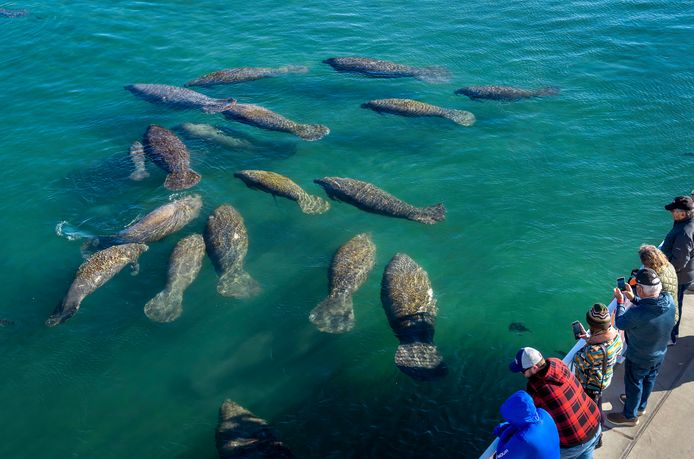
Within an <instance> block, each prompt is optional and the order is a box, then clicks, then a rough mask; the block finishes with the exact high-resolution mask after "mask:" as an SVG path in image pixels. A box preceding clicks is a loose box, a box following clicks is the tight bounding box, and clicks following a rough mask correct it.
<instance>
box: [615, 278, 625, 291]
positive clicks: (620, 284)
mask: <svg viewBox="0 0 694 459" xmlns="http://www.w3.org/2000/svg"><path fill="white" fill-rule="evenodd" d="M617 288H618V289H620V290H621V291H625V290H626V289H627V283H626V282H625V281H624V278H623V277H618V278H617Z"/></svg>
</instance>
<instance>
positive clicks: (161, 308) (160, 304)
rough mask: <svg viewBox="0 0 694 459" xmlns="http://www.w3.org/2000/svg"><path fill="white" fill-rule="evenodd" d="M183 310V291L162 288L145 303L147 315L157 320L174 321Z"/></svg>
mask: <svg viewBox="0 0 694 459" xmlns="http://www.w3.org/2000/svg"><path fill="white" fill-rule="evenodd" d="M182 312H183V293H182V292H179V291H173V290H162V291H161V292H159V293H157V294H156V296H155V297H154V298H152V299H151V300H149V301H148V302H147V304H146V305H145V315H146V316H147V317H149V318H150V319H151V320H153V321H155V322H162V323H166V322H173V321H174V320H176V319H178V318H179V317H180V316H181V313H182Z"/></svg>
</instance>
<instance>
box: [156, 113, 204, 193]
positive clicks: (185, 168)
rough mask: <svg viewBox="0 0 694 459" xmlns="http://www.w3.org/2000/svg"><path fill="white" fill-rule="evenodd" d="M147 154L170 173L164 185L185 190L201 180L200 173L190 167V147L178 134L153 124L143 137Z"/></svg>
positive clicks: (168, 187)
mask: <svg viewBox="0 0 694 459" xmlns="http://www.w3.org/2000/svg"><path fill="white" fill-rule="evenodd" d="M143 141H144V142H143V143H144V149H145V154H146V155H147V157H148V158H149V159H150V160H151V161H152V162H153V163H154V164H156V165H157V166H159V167H160V168H162V169H163V170H164V171H166V172H167V173H168V175H167V176H166V180H164V186H165V187H166V188H167V189H169V190H174V191H177V190H185V189H187V188H190V187H192V186H195V185H197V184H198V182H200V178H201V177H200V174H198V173H197V172H195V171H193V170H191V169H190V154H189V153H188V149H187V148H186V146H185V145H184V144H183V142H181V140H180V139H179V138H178V137H176V134H174V133H173V132H171V131H169V130H168V129H165V128H163V127H161V126H157V125H156V124H151V125H150V126H149V127H148V128H147V131H146V132H145V137H144V139H143Z"/></svg>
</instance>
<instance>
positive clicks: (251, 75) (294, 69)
mask: <svg viewBox="0 0 694 459" xmlns="http://www.w3.org/2000/svg"><path fill="white" fill-rule="evenodd" d="M306 72H308V67H304V66H299V65H284V66H282V67H277V68H268V67H238V68H233V69H223V70H218V71H216V72H212V73H208V74H207V75H203V76H201V77H199V78H196V79H194V80H192V81H189V82H188V83H186V84H185V85H184V86H215V85H218V84H234V83H243V82H244V81H253V80H260V79H261V78H269V77H276V76H279V75H284V74H287V73H306Z"/></svg>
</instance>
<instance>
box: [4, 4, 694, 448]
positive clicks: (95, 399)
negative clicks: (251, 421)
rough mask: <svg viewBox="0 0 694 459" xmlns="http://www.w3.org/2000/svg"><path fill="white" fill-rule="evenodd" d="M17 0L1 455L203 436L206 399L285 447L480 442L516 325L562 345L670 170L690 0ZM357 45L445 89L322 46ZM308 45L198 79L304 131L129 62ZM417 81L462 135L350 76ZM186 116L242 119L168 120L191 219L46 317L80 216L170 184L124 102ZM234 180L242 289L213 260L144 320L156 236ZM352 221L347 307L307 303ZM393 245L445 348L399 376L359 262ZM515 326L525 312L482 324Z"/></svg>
mask: <svg viewBox="0 0 694 459" xmlns="http://www.w3.org/2000/svg"><path fill="white" fill-rule="evenodd" d="M497 3H500V4H499V5H497V6H494V4H493V3H491V2H483V1H473V2H465V3H464V4H459V5H453V4H452V3H450V2H433V1H422V2H410V3H409V4H407V5H406V4H403V3H402V2H395V1H383V2H364V1H357V2H354V1H351V2H346V1H340V2H296V1H289V2H281V1H277V0H272V1H256V2H244V3H239V2H221V1H199V2H194V3H193V2H183V1H169V2H154V1H151V2H131V1H123V2H96V1H90V2H86V1H83V0H82V1H72V2H58V1H56V2H21V4H20V2H14V3H12V4H9V3H6V2H5V3H3V4H1V5H0V7H5V8H10V7H14V8H26V9H29V10H30V15H29V16H27V17H24V18H16V19H2V18H0V43H2V46H1V48H0V49H2V52H1V53H0V107H2V115H0V116H1V119H2V127H3V130H2V131H3V135H2V136H0V159H2V164H3V167H2V169H1V172H0V178H1V180H0V193H1V195H2V197H3V199H2V200H1V201H0V215H1V216H2V217H1V218H2V220H1V221H2V225H0V232H1V233H0V253H2V258H1V261H0V267H1V269H2V271H1V272H2V276H3V278H2V284H1V285H2V287H0V288H1V290H0V291H1V293H2V295H1V298H2V301H1V302H0V318H6V319H11V320H14V321H15V325H14V326H10V327H5V328H0V349H1V350H2V352H1V354H0V376H1V377H2V379H1V382H0V400H1V401H2V408H1V409H0V424H2V426H3V427H2V441H1V442H0V457H3V458H4V457H7V458H36V457H46V458H96V457H98V458H123V457H129V458H133V459H135V458H213V457H216V451H215V446H214V429H215V426H216V422H217V410H218V408H219V406H220V404H221V402H222V401H223V400H224V399H225V398H231V399H233V400H235V401H237V402H238V403H240V404H242V405H243V406H245V407H247V408H249V409H250V410H251V411H253V412H254V413H256V414H257V415H258V416H260V417H263V418H265V419H267V420H268V421H270V422H271V423H272V424H273V425H274V427H275V428H276V430H277V433H278V435H279V436H280V437H281V439H282V440H283V441H284V442H285V443H286V444H287V445H288V446H289V447H290V448H291V449H292V450H293V451H294V453H295V454H296V455H297V456H298V457H314V458H342V457H360V458H362V457H379V458H380V457H386V458H405V457H407V458H420V457H432V458H439V457H455V456H462V457H476V456H477V455H478V454H479V453H480V452H481V451H482V450H483V449H484V448H485V447H486V445H487V444H488V443H489V442H490V441H491V439H492V436H491V430H492V427H493V426H494V425H495V424H496V423H497V422H498V421H499V415H498V406H499V405H500V403H501V402H502V401H503V400H504V399H505V398H506V397H507V396H508V395H509V394H510V393H512V392H513V391H515V390H516V389H519V388H521V387H523V384H524V381H523V379H522V377H520V376H518V375H513V374H510V373H509V371H508V369H507V362H508V361H509V360H510V359H511V357H512V356H513V354H514V353H515V351H516V349H517V348H518V347H520V346H524V345H531V346H534V347H537V348H538V349H540V350H542V351H543V352H544V353H545V355H554V356H556V355H562V354H561V352H566V351H568V349H569V348H570V347H571V346H572V345H573V340H572V337H571V332H570V327H569V324H570V322H571V321H572V320H574V319H577V318H581V317H582V316H583V314H584V311H585V310H586V308H587V307H588V306H589V305H591V304H592V303H593V302H595V301H607V300H609V295H610V288H611V286H612V283H613V280H614V279H615V278H616V277H618V276H621V275H624V274H625V273H628V272H629V270H630V269H631V268H632V267H634V266H635V265H636V264H637V257H636V251H637V248H638V245H639V244H641V243H643V242H648V243H658V242H659V241H660V240H661V238H662V237H663V235H664V234H665V233H666V232H667V230H668V229H669V227H670V220H669V216H668V214H667V213H666V212H665V211H664V210H663V208H662V205H663V204H665V203H666V202H669V200H670V199H671V198H672V196H675V195H677V194H683V193H688V192H689V190H690V189H691V188H692V185H693V184H692V182H691V170H692V164H693V163H694V146H693V145H692V141H693V138H692V132H693V131H692V119H694V103H693V102H694V100H693V99H694V96H693V94H694V75H693V74H692V69H691V57H692V55H693V54H694V46H693V45H692V44H691V43H692V41H691V36H692V29H693V28H694V8H692V6H691V5H690V4H687V3H686V2H664V1H653V2H648V1H630V2H616V1H608V2H598V3H596V2H586V1H581V2H543V1H536V0H533V1H530V2H503V4H502V2H497ZM353 55H361V56H368V57H374V58H381V59H389V60H392V61H396V62H401V63H405V64H410V65H420V66H425V65H440V66H445V67H447V68H448V69H449V70H450V71H451V72H452V74H453V78H452V80H451V81H450V82H449V83H446V84H441V85H431V84H427V83H423V82H420V81H417V80H413V79H400V80H377V79H368V78H363V77H360V76H357V75H350V74H340V73H337V72H335V71H333V70H332V69H331V68H330V67H329V66H327V65H325V64H322V63H321V61H322V60H323V59H326V58H329V57H335V56H353ZM283 64H294V65H306V66H308V67H310V72H309V73H307V74H306V75H289V76H286V77H281V78H275V79H266V80H259V81H255V82H249V83H244V84H239V85H236V86H227V87H224V86H219V87H215V88H210V89H205V90H203V92H205V93H206V94H209V95H211V96H215V97H230V96H233V97H235V98H237V99H238V100H239V101H241V102H250V103H257V104H260V105H262V106H265V107H268V108H270V109H272V110H275V111H277V112H279V113H281V114H284V115H286V116H288V117H290V118H293V119H296V120H298V121H302V122H312V123H322V124H326V125H328V126H329V127H330V129H331V133H330V135H329V136H327V137H325V138H324V139H323V140H321V141H318V142H304V141H301V140H299V139H296V138H294V137H293V136H290V135H287V134H280V133H271V132H267V131H262V130H260V129H255V128H252V127H248V126H245V125H241V124H238V123H233V122H231V121H227V120H225V119H224V118H223V117H221V116H220V115H205V114H202V113H200V112H194V111H177V110H172V109H169V108H166V107H163V106H156V105H152V104H149V103H147V102H144V101H142V100H139V99H136V98H135V97H133V96H132V95H131V94H129V93H128V92H126V91H124V90H123V86H124V85H126V84H132V83H163V84H173V85H180V84H182V83H184V82H186V81H188V80H190V79H192V78H194V77H196V76H199V75H202V74H204V73H208V72H210V71H213V70H217V69H220V68H225V67H237V66H278V65H283ZM484 84H511V85H517V86H520V87H530V88H532V87H539V86H544V85H554V86H558V87H560V88H561V94H560V95H559V96H557V97H552V98H546V99H534V100H526V101H521V102H516V103H499V102H473V101H470V100H468V99H467V98H466V97H462V96H456V95H454V94H453V91H454V90H455V89H457V88H459V87H461V86H466V85H484ZM387 97H402V98H415V99H419V100H423V101H426V102H430V103H434V104H439V105H442V106H445V107H450V108H458V109H465V110H470V111H472V112H473V113H474V114H475V115H476V117H477V123H476V124H475V125H474V126H473V127H471V128H463V127H460V126H456V125H454V124H453V123H450V122H448V121H446V120H442V119H436V118H431V119H417V118H401V117H397V116H392V115H383V116H379V115H377V114H376V113H374V112H371V111H368V110H364V109H361V108H360V104H361V103H363V102H365V101H367V100H370V99H380V98H387ZM186 121H187V122H207V123H211V124H216V125H220V126H225V127H229V128H233V129H234V130H236V131H237V132H239V133H241V134H243V135H247V136H251V137H252V138H253V139H255V140H257V141H259V142H261V141H262V142H266V143H265V145H266V148H264V149H262V150H260V151H244V150H242V149H241V150H240V149H237V150H229V149H224V148H222V147H219V146H215V145H210V144H208V143H205V142H203V141H196V140H191V139H188V138H184V140H185V141H186V143H187V145H188V147H189V149H190V151H191V156H192V165H193V168H194V169H195V170H196V171H198V172H199V173H200V174H201V175H202V176H203V179H202V181H201V182H200V184H199V185H198V186H196V187H195V188H194V189H193V190H191V191H194V192H197V193H200V194H201V195H202V197H203V201H204V208H203V211H202V213H201V216H200V217H199V218H198V219H197V220H196V221H195V222H193V223H192V224H190V225H189V226H187V227H186V228H185V229H184V230H182V231H181V232H180V233H177V234H176V235H172V236H169V237H168V238H166V239H164V240H163V241H160V242H156V243H153V244H151V247H150V250H149V251H148V252H147V253H145V254H144V255H143V256H142V257H141V260H140V264H141V269H140V274H139V275H138V276H135V277H132V276H130V275H129V274H128V272H127V270H124V271H123V272H122V273H120V274H119V275H118V276H117V277H115V278H114V279H113V280H111V281H110V282H109V283H108V284H106V285H105V286H104V287H102V288H101V289H99V290H97V291H96V292H95V293H94V294H92V295H91V296H89V297H88V298H87V299H86V300H85V301H84V302H83V304H82V308H81V310H80V311H79V313H78V314H77V315H76V316H75V317H74V318H73V319H72V320H70V321H68V322H67V323H65V324H63V325H61V326H59V327H56V328H50V329H49V328H47V327H46V326H45V325H44V321H45V319H46V318H47V317H48V315H49V314H50V313H51V312H52V311H53V309H54V307H55V306H56V305H57V304H58V303H59V302H60V300H61V298H62V296H63V295H64V293H65V292H66V291H67V288H68V287H69V285H70V283H71V282H72V279H73V278H74V274H75V271H76V269H77V267H78V266H79V265H80V263H81V262H82V258H81V254H80V245H81V243H82V241H80V240H69V239H67V238H65V237H60V236H58V235H57V234H56V230H55V228H56V225H57V224H58V223H60V222H68V223H69V227H70V228H73V229H77V230H78V231H80V232H83V233H94V234H96V233H100V234H107V233H112V232H114V231H118V230H120V229H122V228H123V227H125V226H126V225H127V224H129V223H131V222H132V221H133V220H134V219H136V218H138V217H141V216H143V215H144V214H146V213H147V212H149V211H150V210H152V209H154V208H155V207H157V206H159V205H161V204H163V203H165V202H167V201H168V200H169V199H170V196H171V193H170V192H168V191H167V190H166V189H165V188H163V186H162V183H163V178H164V174H163V173H162V172H161V171H159V170H157V169H155V168H154V167H153V166H152V165H151V164H150V165H149V166H148V167H149V170H150V173H151V176H150V178H149V179H147V180H145V181H142V182H133V181H130V180H128V178H127V175H128V174H129V173H130V171H131V167H132V166H131V164H130V163H129V162H128V161H129V159H128V147H129V145H130V143H131V142H132V141H133V140H135V139H138V138H139V137H141V136H142V134H143V132H144V130H145V129H146V127H147V126H148V125H149V124H150V123H157V124H160V125H163V126H167V127H173V126H176V125H178V124H180V123H182V122H186ZM250 168H254V169H267V170H272V171H275V172H278V173H281V174H284V175H287V176H289V177H291V178H292V179H293V180H294V181H296V182H297V183H298V184H300V185H302V186H303V187H304V188H305V189H306V190H307V191H309V192H310V193H315V194H319V195H323V192H322V190H321V189H320V188H319V187H318V186H317V185H315V184H313V183H312V180H313V179H314V178H318V177H323V176H329V175H335V176H343V177H353V178H357V179H361V180H366V181H369V182H372V183H374V184H376V185H378V186H379V187H381V188H383V189H385V190H387V191H389V192H391V193H393V194H395V195H397V196H398V197H400V198H402V199H404V200H406V201H409V202H411V203H413V204H415V205H418V206H424V205H430V204H434V203H437V202H444V203H445V205H446V208H447V209H448V214H447V219H446V221H445V222H443V223H440V224H437V225H433V226H428V225H422V224H419V223H415V222H410V221H407V220H400V219H393V218H388V217H384V216H379V215H374V214H368V213H365V212H362V211H360V210H358V209H356V208H354V207H352V206H349V205H347V204H344V203H333V208H332V210H331V211H330V212H328V213H326V214H324V215H320V216H308V215H304V214H302V213H301V212H300V211H299V209H298V206H297V205H296V204H295V203H294V202H291V201H289V200H285V199H277V200H273V198H272V197H271V196H270V195H268V194H265V193H261V192H258V191H252V190H249V189H248V188H246V187H245V185H243V183H241V182H240V181H239V180H238V179H235V178H234V177H233V172H234V171H236V170H239V169H250ZM222 203H230V204H232V205H233V206H234V207H235V208H237V209H238V210H239V211H240V212H241V213H242V215H243V216H244V218H245V220H246V224H247V227H248V233H249V238H250V245H249V252H248V256H247V260H246V264H247V269H248V271H249V272H250V273H251V274H252V275H253V276H254V277H255V278H256V279H257V280H258V281H259V282H260V283H261V284H262V287H263V292H262V294H261V295H259V296H258V297H256V298H254V299H251V300H246V301H239V300H234V299H228V298H223V297H221V296H219V295H218V294H217V293H216V291H215V284H216V275H215V273H214V270H213V268H212V265H211V263H210V261H209V259H206V260H205V261H204V264H203V267H202V271H201V273H200V275H199V277H198V279H197V280H196V281H195V282H194V283H193V285H192V286H191V287H190V288H189V289H188V290H187V292H186V295H185V300H184V313H183V315H182V316H181V318H180V319H179V320H177V321H176V322H174V323H171V324H165V325H162V324H156V323H153V322H151V321H149V320H148V319H147V317H146V316H145V315H144V314H143V306H144V304H145V303H146V302H147V300H149V299H150V298H151V297H152V296H154V295H155V294H156V293H157V292H158V291H159V290H161V289H162V288H163V286H164V283H165V280H166V270H167V263H168V258H169V254H170V252H171V250H172V248H173V246H174V245H175V243H176V242H177V241H178V240H179V239H180V237H182V236H184V235H186V234H190V233H193V232H201V231H202V230H203V228H204V223H205V220H206V217H207V215H208V214H209V213H210V212H211V211H212V210H213V209H214V208H215V207H216V206H218V205H220V204H222ZM364 231H368V232H371V234H372V236H373V239H374V242H375V244H376V246H377V261H376V266H375V268H374V270H373V271H372V273H371V275H370V277H369V279H368V281H367V282H366V283H365V285H364V286H363V287H362V288H361V289H360V290H359V291H358V292H357V293H356V295H355V297H354V301H355V314H356V320H357V323H356V327H355V329H354V330H353V331H352V332H350V333H348V334H345V335H339V336H334V335H327V334H322V333H319V332H318V331H316V330H315V329H314V328H313V326H312V325H311V324H310V323H309V322H308V320H307V316H308V313H309V311H310V310H311V309H312V308H313V307H314V306H315V305H316V304H317V303H318V302H319V301H321V300H322V299H323V298H324V297H325V295H326V294H327V269H328V266H329V263H330V259H331V257H332V254H333V253H334V251H335V249H336V248H337V247H338V246H339V245H340V244H342V243H344V242H345V241H347V240H348V239H350V238H351V237H352V236H354V235H355V234H357V233H359V232H364ZM396 252H405V253H407V254H408V255H410V256H411V257H412V258H413V259H414V260H416V261H417V262H418V263H419V264H420V265H421V266H422V267H423V268H424V269H426V270H427V271H428V273H429V276H430V279H431V283H432V286H433V290H434V293H435V295H436V297H437V299H438V305H439V317H438V322H437V326H436V337H435V341H436V343H437V345H438V347H439V350H440V352H441V353H442V355H443V357H444V359H445V361H446V362H447V364H448V367H449V369H450V371H449V374H448V376H446V377H445V378H444V379H441V380H438V381H433V382H417V381H413V380H411V379H410V378H408V377H407V376H406V375H404V374H402V373H401V372H400V371H399V370H398V369H397V368H396V367H395V365H394V363H393V354H394V351H395V348H396V346H397V340H396V339H395V337H394V336H393V334H392V332H391V330H390V328H389V327H388V324H387V321H386V318H385V315H384V313H383V309H382V307H381V304H380V281H381V276H382V273H383V269H384V267H385V265H386V264H387V262H388V261H389V259H390V258H391V257H392V256H393V255H394V254H395V253H396ZM518 321H522V322H523V323H524V324H525V325H526V326H527V327H528V328H529V329H530V330H531V332H529V333H526V334H522V335H518V334H515V333H513V332H510V331H509V330H508V326H509V324H510V323H511V322H518Z"/></svg>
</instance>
